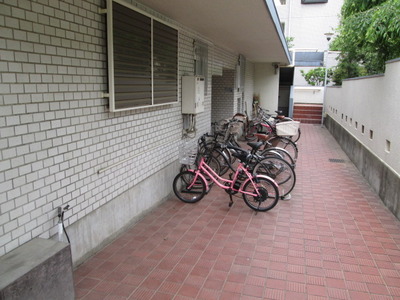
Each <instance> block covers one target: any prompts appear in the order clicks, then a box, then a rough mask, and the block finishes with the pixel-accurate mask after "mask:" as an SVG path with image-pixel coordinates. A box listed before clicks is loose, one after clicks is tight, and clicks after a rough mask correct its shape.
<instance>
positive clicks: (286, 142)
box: [265, 136, 299, 162]
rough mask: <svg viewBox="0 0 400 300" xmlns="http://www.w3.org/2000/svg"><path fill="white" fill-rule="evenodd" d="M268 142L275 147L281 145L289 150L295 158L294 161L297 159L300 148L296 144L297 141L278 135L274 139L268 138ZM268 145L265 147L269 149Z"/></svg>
mask: <svg viewBox="0 0 400 300" xmlns="http://www.w3.org/2000/svg"><path fill="white" fill-rule="evenodd" d="M268 143H269V144H270V145H272V146H273V147H280V148H283V149H285V150H286V151H288V152H289V154H290V156H291V157H292V158H293V160H294V162H296V161H297V157H298V155H299V150H298V148H297V146H296V143H295V142H293V141H292V140H291V139H290V138H287V137H283V136H276V137H273V138H272V139H270V140H268ZM267 148H268V146H267V147H266V148H265V149H267Z"/></svg>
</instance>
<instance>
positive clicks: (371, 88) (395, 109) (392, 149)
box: [325, 59, 400, 218]
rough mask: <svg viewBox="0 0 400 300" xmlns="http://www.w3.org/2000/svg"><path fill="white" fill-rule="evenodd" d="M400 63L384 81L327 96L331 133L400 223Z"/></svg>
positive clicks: (365, 81)
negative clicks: (399, 219)
mask: <svg viewBox="0 0 400 300" xmlns="http://www.w3.org/2000/svg"><path fill="white" fill-rule="evenodd" d="M399 82H400V60H399V59H397V60H393V61H390V62H388V63H387V64H386V72H385V74H384V75H378V76H370V77H365V78H355V79H349V80H345V81H344V82H343V85H342V87H330V88H328V90H327V95H326V102H325V111H326V113H327V127H328V128H329V130H330V131H331V132H332V133H333V135H334V136H335V137H336V138H337V139H338V141H339V143H340V145H341V146H342V147H343V149H344V150H345V151H346V153H347V154H348V156H349V157H350V158H351V159H352V160H353V161H354V163H355V164H356V166H357V167H358V168H359V169H360V171H361V172H362V174H363V175H364V176H365V177H366V178H367V180H368V182H369V183H370V184H371V186H372V187H373V188H374V190H375V191H377V193H379V195H380V196H381V198H382V200H383V201H384V202H385V203H386V205H387V206H388V207H389V208H390V209H391V210H392V212H393V213H394V214H395V215H396V216H397V217H398V218H400V213H399V211H400V179H399V178H400V156H399V154H400V131H399V127H400V118H399V115H400V86H399V84H398V83H399Z"/></svg>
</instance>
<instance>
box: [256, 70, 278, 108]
mask: <svg viewBox="0 0 400 300" xmlns="http://www.w3.org/2000/svg"><path fill="white" fill-rule="evenodd" d="M254 78H255V80H254V94H256V95H259V96H260V106H261V107H262V108H264V109H268V110H269V111H270V112H274V111H275V110H276V109H277V108H278V96H279V69H275V67H274V66H273V65H272V64H268V63H255V64H254Z"/></svg>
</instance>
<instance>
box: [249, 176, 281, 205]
mask: <svg viewBox="0 0 400 300" xmlns="http://www.w3.org/2000/svg"><path fill="white" fill-rule="evenodd" d="M253 182H254V184H253ZM253 182H252V181H251V180H248V181H247V182H246V183H245V184H244V186H243V194H242V195H243V200H244V202H245V203H246V204H247V206H248V207H250V208H251V209H253V210H255V211H267V210H270V209H272V208H274V207H275V205H276V204H277V203H278V201H279V189H278V186H277V185H276V183H275V182H274V181H273V180H272V179H268V178H265V177H261V176H255V177H254V178H253Z"/></svg>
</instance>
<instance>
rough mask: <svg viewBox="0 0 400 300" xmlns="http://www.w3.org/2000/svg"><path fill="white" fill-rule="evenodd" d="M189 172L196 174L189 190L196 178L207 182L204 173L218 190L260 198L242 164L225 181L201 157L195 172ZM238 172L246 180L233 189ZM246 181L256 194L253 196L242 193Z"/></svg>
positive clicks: (252, 194)
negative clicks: (229, 190)
mask: <svg viewBox="0 0 400 300" xmlns="http://www.w3.org/2000/svg"><path fill="white" fill-rule="evenodd" d="M190 171H193V172H195V173H196V176H195V178H194V180H193V183H192V184H191V185H190V186H189V187H188V188H191V187H192V185H193V184H194V183H195V182H196V180H197V177H198V176H200V177H202V178H203V179H204V181H205V182H207V180H206V179H205V177H204V175H203V173H204V174H206V175H207V176H209V177H210V179H211V180H212V181H213V182H214V183H215V184H216V185H218V186H219V187H220V188H222V189H224V190H228V189H231V190H232V191H235V192H239V193H242V194H247V195H250V196H253V197H256V196H260V194H259V192H258V190H257V189H256V188H255V184H254V181H253V179H252V177H253V176H252V175H251V174H250V172H249V171H247V169H246V168H245V167H244V166H243V164H242V163H241V162H240V163H239V165H238V167H237V169H236V171H235V175H234V177H233V179H226V178H222V177H221V176H219V175H218V174H217V173H216V172H215V171H214V170H213V169H211V167H210V166H209V165H208V164H207V163H206V162H205V159H204V157H202V158H201V159H200V164H199V166H198V168H197V170H190ZM240 171H244V173H245V174H246V176H247V179H246V180H244V181H243V182H242V184H241V185H240V187H239V189H237V188H235V183H236V182H237V178H238V176H239V173H240ZM264 177H267V176H264ZM248 180H250V181H251V183H252V185H253V187H254V190H255V191H256V193H257V194H255V193H249V192H246V191H243V189H242V186H243V185H244V183H246V182H247V181H248ZM224 183H229V185H224ZM209 190H210V188H209V187H208V185H207V192H208V191H209Z"/></svg>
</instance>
